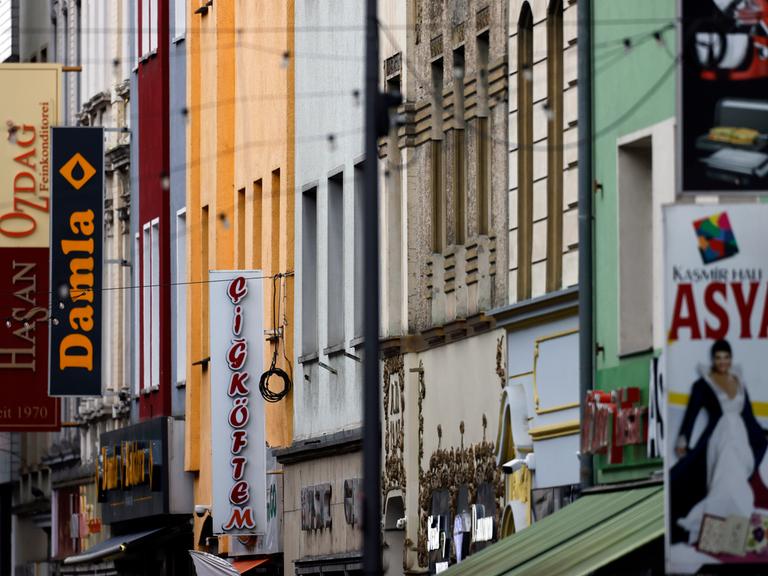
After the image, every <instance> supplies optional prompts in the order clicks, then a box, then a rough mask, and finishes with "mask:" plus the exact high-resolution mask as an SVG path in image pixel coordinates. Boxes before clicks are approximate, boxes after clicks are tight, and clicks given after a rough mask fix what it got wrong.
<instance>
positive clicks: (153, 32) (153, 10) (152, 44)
mask: <svg viewBox="0 0 768 576" xmlns="http://www.w3.org/2000/svg"><path fill="white" fill-rule="evenodd" d="M157 11H158V7H157V0H149V51H150V52H157V32H158V18H157V16H158V15H157Z"/></svg>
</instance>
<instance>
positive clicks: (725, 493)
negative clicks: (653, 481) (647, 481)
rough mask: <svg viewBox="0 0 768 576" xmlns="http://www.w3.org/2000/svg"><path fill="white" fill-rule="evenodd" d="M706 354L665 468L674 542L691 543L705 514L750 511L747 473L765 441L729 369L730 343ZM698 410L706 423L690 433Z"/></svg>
mask: <svg viewBox="0 0 768 576" xmlns="http://www.w3.org/2000/svg"><path fill="white" fill-rule="evenodd" d="M711 358H712V365H711V368H710V369H709V371H706V370H705V371H704V373H703V374H702V375H701V378H699V379H698V380H697V381H696V382H694V384H693V387H692V390H691V395H690V398H689V400H688V406H687V407H686V411H685V416H684V417H683V423H682V425H681V426H680V434H679V436H678V439H677V443H676V447H675V451H676V453H677V455H678V456H679V457H680V460H679V461H678V462H677V463H676V464H675V465H674V466H673V467H672V470H671V472H670V480H671V501H670V508H671V513H672V520H673V523H672V526H673V534H672V539H673V542H674V541H684V542H688V543H690V544H694V543H696V542H697V541H698V538H699V530H700V528H701V521H702V519H703V517H704V514H710V515H713V516H719V517H723V518H724V517H727V516H741V517H746V518H749V517H750V515H751V514H752V512H753V510H754V494H753V491H752V486H751V484H750V479H751V478H752V475H753V474H754V473H755V471H756V470H757V469H758V467H759V465H760V463H761V462H762V460H763V456H764V454H765V451H766V446H767V445H768V442H766V435H765V432H764V431H763V429H762V428H761V427H760V425H759V424H758V422H757V420H756V419H755V416H754V414H753V412H752V405H751V402H750V400H749V394H748V393H747V390H746V388H745V386H744V383H743V382H742V381H741V380H740V379H739V377H738V376H737V375H736V374H734V373H733V371H732V352H731V346H730V344H729V343H728V342H727V341H725V340H718V341H717V342H715V343H714V344H713V345H712V353H711ZM702 411H704V412H705V413H706V419H707V423H706V426H705V428H704V431H703V432H702V433H701V435H700V436H699V437H698V439H695V438H692V435H693V430H694V423H695V421H696V418H697V416H698V415H699V413H700V412H702Z"/></svg>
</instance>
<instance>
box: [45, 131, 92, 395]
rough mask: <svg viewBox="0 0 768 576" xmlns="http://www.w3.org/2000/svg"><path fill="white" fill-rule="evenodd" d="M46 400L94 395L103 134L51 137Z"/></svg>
mask: <svg viewBox="0 0 768 576" xmlns="http://www.w3.org/2000/svg"><path fill="white" fill-rule="evenodd" d="M51 142H52V150H53V154H52V159H51V181H52V184H53V195H52V201H51V304H52V314H53V316H54V318H56V319H57V320H58V321H57V322H51V347H50V379H49V392H50V394H51V395H52V396H98V395H101V330H102V327H101V321H102V312H101V300H102V294H101V291H102V288H103V281H102V242H103V213H104V212H103V211H104V208H103V206H104V200H103V189H104V131H103V129H101V128H54V129H53V130H52V138H51Z"/></svg>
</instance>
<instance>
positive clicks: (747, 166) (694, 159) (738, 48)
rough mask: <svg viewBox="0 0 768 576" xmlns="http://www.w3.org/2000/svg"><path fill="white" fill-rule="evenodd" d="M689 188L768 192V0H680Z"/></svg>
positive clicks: (684, 168) (685, 185)
mask: <svg viewBox="0 0 768 576" xmlns="http://www.w3.org/2000/svg"><path fill="white" fill-rule="evenodd" d="M680 12H681V13H680V16H681V23H682V24H681V26H682V28H681V35H680V42H681V56H682V57H681V58H680V74H679V81H680V86H679V113H678V119H679V129H680V135H679V146H680V147H681V153H680V158H681V167H680V168H681V169H680V177H681V179H682V182H681V185H682V186H681V190H682V191H683V193H703V192H718V193H723V192H741V193H745V192H746V193H766V192H767V191H768V0H680Z"/></svg>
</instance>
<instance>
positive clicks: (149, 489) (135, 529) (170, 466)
mask: <svg viewBox="0 0 768 576" xmlns="http://www.w3.org/2000/svg"><path fill="white" fill-rule="evenodd" d="M100 447H101V449H100V453H99V458H98V462H97V464H96V467H95V470H94V476H93V478H94V479H95V490H94V491H93V492H94V495H95V500H96V501H97V502H98V504H99V508H100V511H101V512H100V517H95V516H89V506H91V504H89V503H88V502H89V499H88V497H87V493H86V494H85V495H83V494H79V498H75V493H74V491H72V493H68V492H67V491H66V490H60V491H59V499H58V500H59V504H60V506H59V508H60V509H61V510H62V511H63V512H62V516H63V517H66V518H69V519H70V526H69V532H68V533H67V531H66V530H64V533H63V534H62V538H61V542H62V543H63V545H66V541H67V535H69V536H70V538H71V537H73V536H77V537H79V538H82V537H83V536H84V535H85V533H86V531H88V532H89V533H90V532H91V531H93V532H94V533H96V532H97V529H98V531H99V532H101V531H103V530H105V529H107V528H108V529H109V531H110V533H111V537H109V538H106V539H104V540H102V541H101V542H99V543H98V544H95V545H93V546H90V547H88V548H87V549H83V548H84V547H82V546H81V545H79V544H77V542H78V540H77V539H76V538H72V540H73V541H74V542H75V543H76V546H75V547H74V548H69V550H71V551H72V552H73V553H72V554H70V555H69V556H67V557H66V558H64V559H63V562H62V566H61V573H62V574H79V573H88V574H100V575H102V574H103V575H108V574H115V575H123V574H130V575H132V576H133V575H147V576H149V575H153V576H155V575H162V576H172V575H173V576H176V575H178V576H181V575H182V574H183V575H186V574H189V573H190V571H191V562H190V560H189V556H188V554H187V551H188V550H189V549H190V548H192V544H193V543H192V527H191V513H192V482H191V478H190V477H189V476H188V475H187V473H185V472H184V467H183V462H184V460H183V455H184V423H183V421H180V420H174V419H173V418H166V417H159V418H155V419H152V420H147V421H145V422H141V423H139V424H134V425H132V426H128V427H125V428H121V429H118V430H115V431H112V432H107V433H105V434H102V435H101V438H100ZM67 496H69V498H67ZM94 508H95V506H94ZM91 514H92V513H91ZM76 519H77V521H75V520H76ZM59 524H60V525H61V524H62V523H61V522H59Z"/></svg>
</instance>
